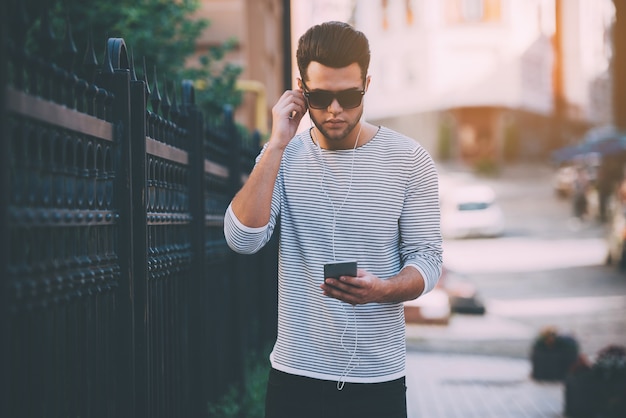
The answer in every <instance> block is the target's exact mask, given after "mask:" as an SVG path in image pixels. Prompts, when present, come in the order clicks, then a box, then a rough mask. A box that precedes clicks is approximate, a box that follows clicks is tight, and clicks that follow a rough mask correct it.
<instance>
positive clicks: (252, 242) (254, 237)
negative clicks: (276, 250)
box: [224, 144, 282, 254]
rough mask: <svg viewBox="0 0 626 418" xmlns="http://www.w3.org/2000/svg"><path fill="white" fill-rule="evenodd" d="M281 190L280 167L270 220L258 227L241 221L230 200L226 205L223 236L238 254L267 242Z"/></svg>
mask: <svg viewBox="0 0 626 418" xmlns="http://www.w3.org/2000/svg"><path fill="white" fill-rule="evenodd" d="M266 146H267V144H266ZM264 150H265V147H264V148H263V150H262V151H261V153H260V154H259V156H258V157H257V159H256V163H257V164H258V162H259V159H260V158H261V155H262V154H263V151H264ZM281 190H282V169H281V170H279V172H278V176H277V177H276V183H275V184H274V191H273V193H272V203H271V209H270V220H269V222H268V223H267V225H265V226H261V227H258V228H251V227H249V226H246V225H244V224H243V223H241V221H240V220H239V219H238V218H237V216H235V213H234V212H233V209H232V202H231V204H229V205H228V208H227V209H226V213H225V215H224V237H225V238H226V243H227V244H228V246H229V247H230V248H231V249H232V250H233V251H235V252H237V253H240V254H254V253H256V252H257V251H259V250H260V249H261V248H263V247H264V246H265V244H267V243H268V242H269V240H270V238H271V237H272V234H273V232H274V227H275V226H276V220H277V219H278V215H279V213H280V201H281V198H282V197H281V196H282V195H281Z"/></svg>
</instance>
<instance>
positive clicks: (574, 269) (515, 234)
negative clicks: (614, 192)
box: [409, 166, 626, 357]
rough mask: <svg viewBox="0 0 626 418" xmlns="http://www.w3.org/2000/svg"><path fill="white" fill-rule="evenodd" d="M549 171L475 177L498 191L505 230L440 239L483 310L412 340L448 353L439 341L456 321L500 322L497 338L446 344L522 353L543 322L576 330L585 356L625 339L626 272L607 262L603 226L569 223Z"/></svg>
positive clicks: (467, 327)
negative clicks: (472, 286)
mask: <svg viewBox="0 0 626 418" xmlns="http://www.w3.org/2000/svg"><path fill="white" fill-rule="evenodd" d="M551 175H552V169H551V168H550V167H547V166H539V167H514V168H510V169H508V170H505V171H504V172H503V173H502V175H501V176H500V177H498V178H497V179H491V178H485V179H481V180H480V181H483V182H485V183H487V184H489V185H491V186H492V187H493V188H494V189H495V191H496V193H497V195H498V198H499V201H500V204H501V206H502V209H503V211H504V213H505V218H506V230H505V234H504V235H503V236H502V237H499V238H491V239H489V238H488V239H461V240H445V241H444V263H445V265H446V266H447V267H448V268H449V269H451V270H454V271H456V272H459V273H461V274H462V275H463V276H464V277H465V279H466V280H468V281H469V282H471V283H473V284H475V285H476V287H477V289H478V292H479V294H480V296H481V297H482V299H483V301H484V303H485V305H486V307H487V314H486V315H484V316H482V317H471V318H467V315H454V316H453V317H452V319H451V321H450V324H449V325H448V326H447V327H445V326H440V327H432V326H430V327H421V326H420V328H424V329H423V331H426V332H425V333H424V334H425V336H424V339H422V338H418V339H416V340H415V341H411V342H410V344H409V346H412V347H416V348H420V347H421V348H423V349H432V350H437V351H439V350H441V349H444V351H447V350H446V347H445V345H446V344H445V343H444V341H449V342H451V341H454V340H457V339H456V338H454V337H451V336H446V332H448V331H449V332H448V334H453V333H454V332H455V328H456V327H461V326H462V327H463V329H464V331H465V332H467V333H472V332H480V327H481V326H482V325H484V324H485V323H490V324H492V325H498V324H499V325H500V326H501V327H502V334H501V335H500V338H498V335H497V332H496V333H495V334H494V333H492V335H491V337H493V338H490V344H488V345H485V344H471V343H468V344H466V345H463V344H456V343H453V344H449V345H450V346H449V347H448V349H450V350H452V351H454V352H459V351H462V352H469V353H474V354H485V353H486V354H502V355H508V356H512V357H527V355H528V350H529V344H530V343H531V340H532V338H534V336H535V335H536V333H538V332H539V331H540V330H541V329H542V328H543V327H545V326H554V327H556V328H557V329H558V330H560V331H561V332H565V333H569V334H571V335H573V336H575V337H576V338H577V339H578V341H579V343H580V346H581V351H582V352H583V353H585V354H587V355H589V356H593V355H595V354H596V353H597V351H598V350H600V349H601V348H603V347H605V346H607V345H609V344H621V345H626V274H624V273H620V272H618V271H617V269H616V268H615V267H613V266H607V265H605V257H606V248H605V244H604V240H603V234H604V228H605V227H604V226H603V225H602V224H600V223H599V222H597V221H595V220H589V221H587V222H584V223H583V224H581V225H578V224H574V223H573V222H572V219H571V212H572V210H571V206H570V202H569V200H567V199H559V198H557V197H556V196H555V194H554V192H553V190H552V178H551ZM464 317H465V318H464ZM481 324H482V325H481ZM472 328H474V329H472ZM491 329H494V328H493V327H491ZM429 335H430V336H431V337H433V338H431V339H430V341H429V338H428V336H429ZM439 337H440V338H439ZM529 338H530V339H529ZM437 339H439V340H441V341H436V340H437ZM525 340H526V341H525ZM456 342H458V341H456ZM413 343H414V344H413ZM498 351H500V352H498Z"/></svg>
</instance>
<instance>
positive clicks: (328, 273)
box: [324, 260, 356, 279]
mask: <svg viewBox="0 0 626 418" xmlns="http://www.w3.org/2000/svg"><path fill="white" fill-rule="evenodd" d="M340 276H356V261H355V260H347V261H332V262H330V263H326V264H324V278H327V277H332V278H333V279H338V278H339V277H340Z"/></svg>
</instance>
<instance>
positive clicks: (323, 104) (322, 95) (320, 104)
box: [302, 80, 365, 109]
mask: <svg viewBox="0 0 626 418" xmlns="http://www.w3.org/2000/svg"><path fill="white" fill-rule="evenodd" d="M302 85H303V86H304V97H306V101H307V104H308V105H309V107H310V108H311V109H327V108H328V106H330V104H331V103H332V102H333V100H335V99H337V102H339V105H340V106H341V107H342V108H344V109H354V108H355V107H359V106H360V105H361V102H362V101H363V95H365V90H356V89H348V90H341V91H336V92H332V91H327V90H314V91H311V90H309V88H308V87H307V85H306V83H305V82H304V80H302Z"/></svg>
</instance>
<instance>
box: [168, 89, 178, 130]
mask: <svg viewBox="0 0 626 418" xmlns="http://www.w3.org/2000/svg"><path fill="white" fill-rule="evenodd" d="M170 113H171V114H172V120H173V121H174V122H175V123H178V119H179V117H180V109H179V108H178V101H177V100H176V83H172V108H171V109H170Z"/></svg>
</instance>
